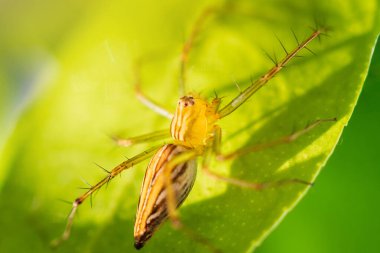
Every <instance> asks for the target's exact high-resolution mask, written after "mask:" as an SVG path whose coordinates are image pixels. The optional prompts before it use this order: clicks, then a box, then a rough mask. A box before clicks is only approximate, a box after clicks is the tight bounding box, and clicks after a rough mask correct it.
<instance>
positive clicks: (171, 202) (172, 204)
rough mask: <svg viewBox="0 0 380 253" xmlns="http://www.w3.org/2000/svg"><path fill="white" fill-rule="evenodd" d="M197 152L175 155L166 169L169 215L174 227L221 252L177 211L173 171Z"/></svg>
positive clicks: (211, 248) (207, 246)
mask: <svg viewBox="0 0 380 253" xmlns="http://www.w3.org/2000/svg"><path fill="white" fill-rule="evenodd" d="M197 156H198V155H197V153H196V152H195V151H193V150H189V151H188V152H184V153H182V154H180V155H178V156H177V157H174V158H173V159H172V160H171V161H170V162H169V163H168V165H167V166H166V168H165V169H164V174H163V176H164V185H165V190H166V193H167V195H166V196H167V198H166V204H167V209H168V217H169V219H170V221H171V223H172V225H173V228H174V229H177V230H181V231H182V232H183V233H184V234H186V235H187V236H189V237H190V238H191V239H193V240H195V241H196V242H198V243H200V244H202V245H203V246H205V247H206V248H208V249H209V250H210V251H211V252H214V253H220V252H221V251H220V250H219V249H217V248H216V247H215V246H214V245H213V244H212V243H211V242H210V241H209V240H208V239H207V238H205V237H203V236H201V235H199V234H197V233H195V232H194V231H193V230H192V229H190V228H189V227H187V226H186V225H185V224H183V223H182V222H181V220H180V218H179V215H178V211H177V200H176V196H175V190H174V185H173V182H172V177H171V173H172V171H173V170H174V168H175V167H176V166H178V165H179V164H181V163H186V162H188V161H190V160H192V159H195V158H196V157H197Z"/></svg>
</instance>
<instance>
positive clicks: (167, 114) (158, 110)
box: [134, 64, 173, 119]
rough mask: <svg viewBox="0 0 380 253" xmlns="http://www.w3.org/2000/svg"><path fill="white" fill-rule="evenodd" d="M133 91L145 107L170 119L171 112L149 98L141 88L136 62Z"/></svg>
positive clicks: (171, 116)
mask: <svg viewBox="0 0 380 253" xmlns="http://www.w3.org/2000/svg"><path fill="white" fill-rule="evenodd" d="M134 72H135V93H136V97H137V99H138V100H139V101H140V102H141V103H142V104H143V105H145V106H146V107H148V108H149V109H151V110H153V111H154V112H156V113H158V114H160V115H161V116H164V117H165V118H168V119H172V118H173V114H172V113H171V112H169V111H168V110H167V109H165V108H164V107H162V106H161V105H159V104H158V103H157V102H155V101H153V100H152V99H151V98H149V97H148V96H147V95H145V93H143V92H142V90H141V78H140V69H139V66H138V64H136V65H135V71H134Z"/></svg>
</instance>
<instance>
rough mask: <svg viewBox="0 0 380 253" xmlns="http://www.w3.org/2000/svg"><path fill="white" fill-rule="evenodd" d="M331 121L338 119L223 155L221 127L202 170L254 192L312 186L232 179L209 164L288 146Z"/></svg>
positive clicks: (215, 131) (299, 180) (301, 181)
mask: <svg viewBox="0 0 380 253" xmlns="http://www.w3.org/2000/svg"><path fill="white" fill-rule="evenodd" d="M331 121H336V118H331V119H320V120H316V121H314V122H312V123H311V124H309V125H307V126H306V127H305V128H303V129H301V130H299V131H296V132H294V133H293V134H290V135H286V136H283V137H281V138H279V139H277V140H274V141H271V142H268V143H265V144H258V145H254V146H249V147H245V148H240V149H237V150H235V151H233V152H231V153H228V154H225V155H223V154H221V152H220V143H221V130H220V128H219V127H216V128H215V130H214V140H213V143H212V146H211V147H210V148H209V150H208V152H207V151H206V153H205V157H204V159H203V164H202V170H203V171H204V172H205V173H206V175H208V176H210V177H212V178H214V179H217V180H221V181H223V182H226V183H229V184H232V185H235V186H238V187H242V188H249V189H253V190H262V189H265V188H270V187H277V186H282V185H286V184H293V183H301V184H305V185H312V183H310V182H307V181H305V180H302V179H298V178H290V179H282V180H277V181H271V182H249V181H246V180H242V179H237V178H231V177H228V176H224V175H221V174H219V173H216V172H213V171H211V170H210V169H209V163H210V161H211V159H212V158H211V157H212V156H216V158H217V159H218V160H229V159H233V158H236V157H239V156H242V155H246V154H248V153H252V152H259V151H261V150H264V149H267V148H272V147H275V146H277V145H281V144H286V143H291V142H293V141H295V140H297V139H298V138H300V137H301V136H303V135H305V134H306V133H308V132H309V131H311V130H312V129H314V128H315V127H316V126H318V125H319V124H321V123H323V122H331Z"/></svg>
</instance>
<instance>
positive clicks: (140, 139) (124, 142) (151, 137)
mask: <svg viewBox="0 0 380 253" xmlns="http://www.w3.org/2000/svg"><path fill="white" fill-rule="evenodd" d="M110 137H111V138H112V140H114V141H115V143H116V144H117V145H118V146H121V147H129V146H132V145H134V144H138V143H145V142H151V141H157V140H162V139H166V138H169V137H170V132H169V131H168V130H161V131H155V132H152V133H148V134H143V135H139V136H135V137H131V138H127V139H123V138H120V137H119V136H115V135H113V136H110Z"/></svg>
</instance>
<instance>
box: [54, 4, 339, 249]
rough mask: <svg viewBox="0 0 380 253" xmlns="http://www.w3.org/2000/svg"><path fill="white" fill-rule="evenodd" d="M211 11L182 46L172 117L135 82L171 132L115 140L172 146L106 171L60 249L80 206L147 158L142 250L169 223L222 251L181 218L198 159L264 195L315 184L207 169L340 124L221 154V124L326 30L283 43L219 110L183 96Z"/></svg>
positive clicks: (138, 231) (137, 233)
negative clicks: (276, 56)
mask: <svg viewBox="0 0 380 253" xmlns="http://www.w3.org/2000/svg"><path fill="white" fill-rule="evenodd" d="M213 12H215V9H214V8H209V9H206V10H205V11H204V12H203V13H202V14H201V16H200V17H199V18H198V19H197V21H196V23H195V25H194V27H193V30H192V32H191V34H190V36H189V38H188V40H187V41H186V43H185V44H184V46H183V49H182V54H181V58H180V93H182V96H181V97H180V98H179V99H178V104H177V108H176V111H175V112H174V114H172V113H170V112H168V111H166V110H165V109H163V108H161V107H160V106H158V105H157V104H156V103H155V102H154V101H152V100H150V99H149V98H148V97H147V96H145V95H144V94H143V93H142V91H141V89H140V84H139V82H138V81H137V83H136V94H137V97H138V99H139V100H140V101H141V102H142V103H143V104H145V105H146V106H147V107H149V108H151V109H153V110H154V111H155V112H157V113H158V114H161V115H162V116H165V117H167V118H169V119H170V120H171V124H170V131H168V130H165V131H157V132H154V133H150V134H145V135H141V136H138V137H134V138H130V139H118V138H115V141H116V142H117V144H118V145H120V146H126V147H127V146H130V145H132V144H135V143H141V142H149V141H152V140H161V139H167V138H171V139H170V141H169V142H167V143H166V144H163V145H160V146H156V147H153V148H150V149H148V150H146V151H144V152H142V153H140V154H138V155H136V156H134V157H132V158H131V159H127V160H126V161H124V162H122V163H121V164H119V165H117V166H116V167H115V168H114V169H112V170H111V171H107V173H108V175H107V176H106V177H105V178H104V179H103V180H101V181H100V182H98V183H97V184H96V185H94V186H92V187H91V188H89V189H88V191H87V192H86V193H84V194H83V195H81V196H80V197H78V198H77V199H75V201H74V202H73V203H72V210H71V212H70V214H69V217H68V221H67V225H66V228H65V231H64V233H63V235H62V236H61V238H59V239H57V240H55V241H54V242H53V245H58V244H60V243H61V242H62V241H64V240H67V239H68V238H69V236H70V231H71V227H72V224H73V220H74V216H75V213H76V211H77V209H78V207H79V205H80V204H82V203H83V202H84V201H85V200H86V199H87V198H88V197H90V196H91V195H92V194H93V193H94V192H96V191H97V190H99V189H100V188H101V187H102V186H104V185H106V184H107V183H108V182H110V180H111V179H113V178H114V177H115V176H117V175H119V174H120V173H121V172H123V171H124V170H126V169H129V168H131V167H133V166H134V165H136V164H137V163H140V162H142V161H144V160H146V159H149V158H150V162H149V164H148V167H147V169H146V173H145V177H144V180H143V184H142V187H141V193H140V198H139V203H138V209H137V214H136V222H135V226H134V240H135V243H134V246H135V248H136V249H140V248H142V247H143V246H144V244H145V243H146V242H147V241H148V240H149V238H151V237H152V235H153V233H154V232H155V231H156V230H157V228H158V227H159V226H160V224H162V223H163V222H164V221H165V220H167V219H169V220H170V221H171V222H172V225H173V227H174V228H176V229H182V230H183V231H184V232H185V233H187V234H188V235H190V236H191V237H192V238H194V239H195V240H196V241H198V242H200V243H202V244H204V245H205V246H207V247H208V248H209V249H210V250H211V251H215V252H216V251H218V249H216V248H215V247H214V246H213V245H212V244H210V243H208V241H207V239H205V238H203V237H201V236H199V235H197V234H195V233H194V232H192V231H191V230H190V229H188V228H187V227H186V226H184V224H183V223H181V221H180V219H179V216H178V207H179V206H180V205H181V204H182V203H183V201H184V200H185V199H186V197H187V196H188V194H189V193H190V191H191V189H192V186H193V184H194V182H195V178H196V171H197V158H198V157H203V160H202V170H203V171H204V172H205V173H206V174H207V175H209V176H211V177H213V178H216V179H218V180H222V181H224V182H226V183H229V184H232V185H236V186H240V187H245V188H251V189H254V190H261V189H263V188H267V187H271V186H277V185H282V184H285V183H302V184H306V185H311V183H310V182H307V181H304V180H301V179H284V180H280V181H273V182H266V183H254V182H248V181H244V180H241V179H237V178H230V177H227V176H224V175H221V174H218V173H215V172H213V171H211V170H210V169H209V164H210V161H211V160H212V159H215V158H216V159H218V160H228V159H233V158H236V157H238V156H241V155H246V154H248V153H250V152H257V151H259V150H262V149H266V148H270V147H273V146H276V145H280V144H285V143H290V142H293V141H295V140H296V139H298V138H299V137H300V136H302V135H304V134H305V133H307V132H309V131H310V130H312V129H313V128H315V127H316V126H317V125H319V124H320V123H322V122H329V121H335V120H336V119H335V118H331V119H320V120H316V121H314V122H313V123H311V124H309V125H308V126H307V127H305V128H304V129H301V130H299V131H296V132H294V133H292V134H290V135H287V136H283V137H282V138H279V139H277V140H274V141H272V142H269V143H265V144H261V145H256V146H250V147H244V148H240V149H237V150H235V151H233V152H231V153H229V154H222V153H221V151H220V145H221V138H222V131H221V128H220V127H219V126H218V124H217V123H218V121H219V120H221V119H223V118H224V117H226V116H228V115H229V114H230V113H233V112H234V111H235V110H236V109H238V108H239V107H240V106H241V105H242V104H243V103H244V102H246V101H247V100H248V99H249V98H250V97H251V96H252V95H253V94H254V93H255V92H256V91H258V90H259V89H260V88H261V87H263V86H265V85H266V83H267V82H268V81H269V80H271V79H272V78H273V77H274V76H275V75H276V74H277V73H278V72H279V71H281V69H283V68H284V67H285V66H286V65H287V64H288V63H289V61H290V60H292V59H293V58H294V57H296V56H297V55H298V53H299V52H300V51H301V50H303V49H307V50H309V49H308V48H307V46H308V44H309V43H310V42H312V41H313V40H315V39H316V38H318V37H319V36H321V35H322V34H324V29H322V28H317V29H314V30H313V31H312V33H311V34H310V36H309V37H307V38H306V39H305V40H304V41H302V42H299V41H298V39H297V37H295V38H296V41H297V47H295V48H294V49H293V50H292V51H290V52H288V51H287V50H286V49H285V47H284V46H283V44H282V43H281V42H280V43H281V46H282V48H283V49H284V51H285V52H286V56H285V57H284V58H283V59H282V60H281V61H279V62H275V65H274V66H273V67H272V68H271V69H270V70H269V71H267V72H266V73H265V74H264V75H262V76H261V77H260V78H259V79H258V80H256V81H254V82H252V83H251V84H250V86H249V87H248V88H246V89H245V90H244V91H242V92H241V93H240V94H239V95H237V96H236V97H235V98H233V99H232V100H231V101H230V102H229V103H228V104H226V105H224V106H221V103H222V99H221V98H219V97H218V96H215V98H213V99H212V100H211V101H209V100H207V99H205V98H203V97H202V96H200V95H199V94H197V93H186V91H185V74H186V65H187V61H188V55H189V52H190V50H191V48H192V45H193V42H194V39H195V37H196V36H197V34H198V33H199V27H200V26H201V25H202V24H203V23H204V21H205V19H206V18H207V17H208V16H210V14H212V13H213ZM309 51H310V50H309Z"/></svg>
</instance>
